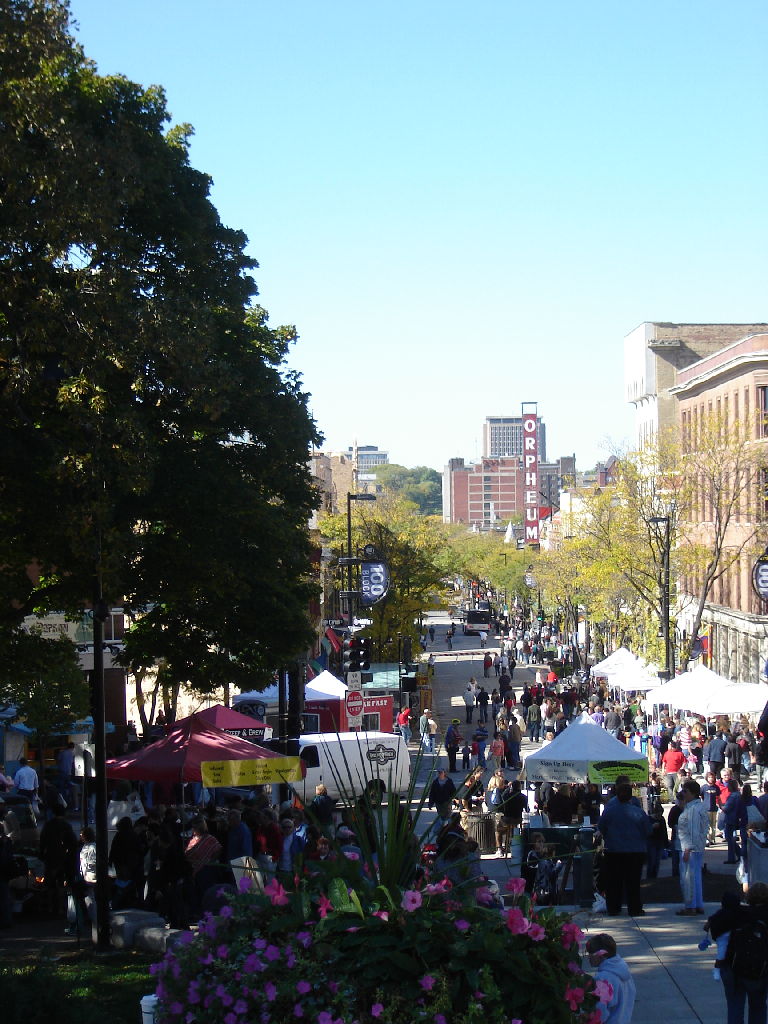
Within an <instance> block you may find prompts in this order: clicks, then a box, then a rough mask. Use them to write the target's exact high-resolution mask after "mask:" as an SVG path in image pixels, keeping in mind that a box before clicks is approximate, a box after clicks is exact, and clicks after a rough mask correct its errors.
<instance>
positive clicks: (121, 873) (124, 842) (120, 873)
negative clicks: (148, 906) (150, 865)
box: [109, 817, 147, 910]
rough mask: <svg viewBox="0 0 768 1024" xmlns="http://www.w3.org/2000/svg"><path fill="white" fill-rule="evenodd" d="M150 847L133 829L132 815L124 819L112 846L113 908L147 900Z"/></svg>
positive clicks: (120, 908)
mask: <svg viewBox="0 0 768 1024" xmlns="http://www.w3.org/2000/svg"><path fill="white" fill-rule="evenodd" d="M146 852H147V847H146V846H145V844H144V843H143V842H142V840H141V838H140V837H139V835H138V833H137V832H135V831H134V828H133V823H132V821H131V819H130V818H128V817H125V818H121V819H120V820H119V821H118V823H117V831H116V832H115V838H114V839H113V840H112V845H111V846H110V848H109V866H110V867H111V868H114V869H115V883H114V887H113V891H112V909H113V910H125V909H127V908H129V907H134V908H137V907H140V906H141V905H142V903H143V900H144V857H145V854H146Z"/></svg>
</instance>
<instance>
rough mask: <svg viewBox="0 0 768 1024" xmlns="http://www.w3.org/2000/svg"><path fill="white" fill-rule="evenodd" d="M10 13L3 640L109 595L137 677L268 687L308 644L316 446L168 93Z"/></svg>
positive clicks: (4, 160) (1, 104) (244, 261)
mask: <svg viewBox="0 0 768 1024" xmlns="http://www.w3.org/2000/svg"><path fill="white" fill-rule="evenodd" d="M68 19H69V14H68V9H67V5H66V3H63V2H59V0H0V33H1V35H2V43H3V45H2V47H0V128H2V144H1V145H0V203H1V204H2V210H3V217H2V220H0V317H1V318H2V319H1V320H0V416H1V422H0V627H1V628H2V629H4V630H6V631H9V632H13V631H14V630H16V629H17V628H18V624H19V622H20V620H21V618H22V617H23V616H24V615H26V614H29V613H31V612H40V611H46V610H49V609H60V610H73V611H74V610H76V609H78V608H80V607H82V604H83V602H84V601H85V600H86V599H88V598H89V596H90V595H92V594H93V592H94V586H95V584H94V578H95V577H96V576H99V577H100V583H101V587H102V588H103V593H104V595H105V597H106V598H107V599H108V600H110V601H113V602H124V603H125V605H126V607H127V608H128V609H130V610H131V611H133V612H134V613H135V616H136V625H135V626H134V629H133V630H132V631H131V633H130V634H129V636H128V638H127V641H126V654H127V659H128V661H129V662H130V663H131V664H133V665H136V666H137V667H144V668H145V667H146V666H147V664H149V663H151V662H153V661H156V660H162V662H163V665H164V669H165V671H166V672H168V673H170V674H171V676H172V677H175V678H177V679H180V680H183V681H192V682H193V683H194V684H195V685H196V686H198V687H200V688H210V687H212V686H214V685H217V684H219V683H220V682H221V680H222V678H228V679H233V680H234V681H238V682H247V683H249V684H251V683H254V682H258V679H259V678H261V674H262V673H266V672H267V670H268V668H270V667H271V666H273V665H274V664H275V663H276V662H277V661H279V659H281V658H284V657H286V656H289V655H291V654H292V653H295V652H297V651H298V650H300V649H301V647H302V646H303V645H304V644H305V643H306V641H307V640H308V638H309V636H310V631H309V624H308V621H307V615H306V608H307V602H308V599H309V597H310V594H311V592H312V584H311V582H310V580H309V542H308V537H307V534H306V530H305V523H306V521H307V518H308V516H309V513H310V511H311V509H312V508H313V507H314V505H315V494H314V491H313V489H312V486H311V481H310V477H309V473H308V469H307V451H308V449H309V446H310V445H311V444H313V443H317V442H318V440H319V438H318V435H317V432H316V430H315V427H314V424H313V422H312V420H311V417H310V415H309V413H308V411H307V396H306V395H305V394H304V393H303V391H302V388H301V383H300V381H299V379H298V378H297V377H296V375H295V374H293V373H292V372H290V371H289V370H287V368H286V366H285V357H286V353H287V349H288V346H289V344H290V342H291V341H292V339H293V337H294V332H293V331H292V329H278V330H275V329H272V328H270V327H269V325H268V322H267V317H266V314H265V312H264V311H263V310H262V309H261V308H260V307H258V306H254V305H253V297H254V295H255V294H256V287H255V284H254V281H253V279H252V277H251V276H250V271H251V270H252V268H253V267H254V266H255V263H254V261H253V260H251V259H250V258H249V257H248V256H247V255H246V253H245V244H246V238H245V236H244V235H243V234H242V232H240V231H236V230H232V229H230V228H228V227H226V226H224V225H223V224H222V223H221V221H220V219H219V216H218V214H217V211H216V209H215V207H214V206H213V204H212V203H211V200H210V197H209V192H210V185H211V182H210V179H209V178H208V177H207V176H206V175H205V174H203V173H201V172H200V171H198V170H195V169H194V168H193V167H191V166H190V163H189V156H188V146H187V141H188V138H189V135H190V131H191V130H190V129H189V127H188V126H182V127H179V128H170V129H168V130H166V129H167V123H168V119H169V118H168V113H167V110H166V105H165V99H164V95H163V92H162V90H161V89H159V88H157V87H151V88H148V89H145V88H142V87H141V86H139V85H136V84H135V83H133V82H130V81H128V80H127V79H125V78H123V77H120V76H110V77H104V76H100V75H99V74H98V73H97V70H96V68H95V67H94V65H93V64H92V63H91V62H89V61H88V60H86V59H85V57H84V55H83V53H82V51H81V49H80V47H79V46H78V45H77V44H76V42H75V41H74V40H73V38H72V37H71V35H70V33H69V20H68Z"/></svg>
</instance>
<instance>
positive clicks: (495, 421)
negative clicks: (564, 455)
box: [483, 416, 547, 462]
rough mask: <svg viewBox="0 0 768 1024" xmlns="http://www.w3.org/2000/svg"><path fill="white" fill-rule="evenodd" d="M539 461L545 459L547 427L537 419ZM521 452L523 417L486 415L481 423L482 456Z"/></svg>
mask: <svg viewBox="0 0 768 1024" xmlns="http://www.w3.org/2000/svg"><path fill="white" fill-rule="evenodd" d="M538 442H539V445H538V452H539V461H540V462H546V461H547V428H546V426H545V425H544V423H543V421H542V420H541V419H539V428H538ZM522 454H523V417H522V416H486V417H485V423H484V424H483V458H485V459H503V458H507V457H508V456H511V455H522Z"/></svg>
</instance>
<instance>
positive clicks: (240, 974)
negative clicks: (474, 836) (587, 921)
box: [154, 874, 610, 1024]
mask: <svg viewBox="0 0 768 1024" xmlns="http://www.w3.org/2000/svg"><path fill="white" fill-rule="evenodd" d="M523 888H524V886H523V882H522V880H521V879H510V880H509V883H508V891H509V893H510V898H511V906H509V907H508V908H505V909H503V910H500V909H498V908H494V907H492V906H486V905H484V904H483V899H484V893H483V890H480V891H479V894H476V893H473V892H470V893H468V894H465V893H464V892H463V888H462V887H458V888H455V887H453V886H452V885H451V883H450V882H449V881H447V880H440V879H437V880H431V881H430V880H427V879H422V880H421V881H420V882H418V883H417V884H415V885H414V886H413V887H411V888H405V887H394V886H393V887H386V886H383V885H381V884H376V879H372V880H369V881H366V879H365V878H364V877H363V875H362V874H361V875H360V877H359V880H358V882H357V883H356V884H353V885H349V884H348V883H347V881H346V880H345V879H344V878H341V877H335V878H331V879H328V878H322V877H319V876H316V877H314V878H309V879H303V880H301V881H300V882H299V883H298V884H297V886H296V889H295V891H292V892H289V891H286V889H284V888H283V886H282V885H281V884H280V883H279V882H277V881H272V882H271V883H270V884H269V885H267V886H266V888H265V890H264V892H263V893H257V892H255V891H250V890H249V889H248V880H247V879H244V880H243V883H242V884H241V891H240V892H239V893H238V894H237V895H233V896H232V897H231V900H230V902H229V903H228V904H227V905H225V906H223V907H222V908H221V909H220V912H219V913H218V915H216V916H213V915H207V916H206V917H205V918H204V920H203V921H202V922H201V924H200V927H199V931H198V932H197V934H193V933H191V932H190V933H189V934H187V935H185V936H184V938H183V940H182V942H181V943H180V944H179V945H177V946H176V947H175V949H174V950H172V951H170V952H168V953H167V954H166V956H165V957H164V959H163V960H162V962H161V963H160V964H158V965H156V967H155V968H154V973H155V974H156V976H157V982H158V983H157V995H158V998H159V1016H160V1020H161V1021H162V1022H163V1024H252V1022H256V1024H273V1022H275V1024H285V1022H287V1021H292V1020H294V1021H302V1022H307V1024H310V1022H311V1024H369V1022H374V1021H377V1022H379V1024H413V1022H421V1021H424V1022H430V1024H473V1022H476V1024H481V1022H482V1024H572V1022H580V1024H599V1021H600V1013H599V1010H598V1009H597V1004H598V1000H599V999H600V998H601V997H602V998H603V999H607V998H609V997H610V994H609V993H607V992H605V991H604V989H605V986H603V987H602V988H601V987H600V985H598V986H596V985H595V983H594V981H593V980H592V979H591V978H590V977H589V976H588V975H586V974H585V973H584V972H583V971H582V968H581V958H580V955H579V942H580V939H581V937H582V935H581V932H580V930H579V929H578V927H577V926H576V925H575V924H574V923H573V922H572V921H570V920H569V918H568V917H567V916H566V915H563V914H559V913H557V912H556V911H555V910H553V909H549V908H547V909H543V910H537V909H536V907H535V906H534V905H533V903H532V901H531V900H530V899H529V897H528V896H526V895H525V893H524V892H523Z"/></svg>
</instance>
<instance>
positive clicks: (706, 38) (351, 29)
mask: <svg viewBox="0 0 768 1024" xmlns="http://www.w3.org/2000/svg"><path fill="white" fill-rule="evenodd" d="M71 6H72V12H73V16H74V18H75V19H76V20H77V21H78V22H79V25H80V29H79V38H80V40H81V42H82V43H83V45H84V47H85V50H86V53H87V54H88V56H90V57H91V58H93V59H94V60H95V61H96V62H97V64H98V65H99V69H100V71H101V72H102V73H105V74H108V73H113V72H121V73H123V74H125V75H127V76H128V77H129V78H132V79H134V80H135V81H138V82H142V83H143V84H146V85H148V84H153V83H159V84H161V85H163V86H164V87H165V89H166V92H167V97H168V106H169V109H170V111H171V114H172V117H173V120H174V122H182V121H187V122H191V123H192V124H193V126H194V128H195V133H196V134H195V137H194V140H193V143H192V147H191V159H192V162H193V163H194V165H195V166H197V167H199V168H200V169H202V170H204V171H206V172H208V173H209V174H211V175H212V177H213V179H214V188H213V199H214V202H215V203H216V205H217V207H218V209H219V211H220V214H221V216H222V219H223V220H224V221H225V222H226V223H227V224H229V225H231V226H233V227H238V228H242V229H243V230H244V231H245V232H246V234H247V235H248V237H249V239H250V244H249V251H250V253H251V254H252V255H253V256H254V257H255V258H256V259H257V260H258V261H259V263H260V268H259V270H258V271H257V272H256V277H257V280H258V284H259V291H260V299H259V301H260V302H261V303H262V304H263V305H264V306H265V307H266V308H267V309H268V310H269V311H270V316H271V320H272V322H273V323H275V324H278V323H294V324H296V326H297V327H298V330H299V333H300V340H299V342H298V343H297V345H296V346H295V348H294V349H293V350H292V352H291V358H290V362H291V365H292V366H293V367H295V368H296V369H298V370H300V371H301V373H302V374H303V377H304V382H305V385H306V388H307V390H308V391H309V392H311V394H312V399H311V407H312V411H313V414H314V415H315V417H316V419H317V421H318V424H319V427H320V429H321V430H322V431H323V432H324V434H325V435H326V447H327V448H329V449H338V448H342V447H346V446H347V445H348V444H351V443H352V441H353V440H354V439H355V438H356V439H357V441H358V442H359V443H360V444H377V445H378V446H379V447H380V448H384V449H387V450H389V452H390V457H391V459H392V461H396V462H401V463H403V464H405V465H417V464H426V465H431V466H434V467H435V468H442V466H443V465H444V463H445V462H446V461H447V459H448V458H450V457H452V456H456V455H463V456H464V457H465V458H473V457H475V456H476V455H478V454H479V453H480V445H481V437H482V423H483V419H484V418H485V416H486V415H490V414H493V415H498V414H511V415H518V414H519V412H520V404H521V402H523V401H526V402H527V401H536V402H538V404H539V412H540V415H541V416H542V417H543V418H544V420H545V422H546V424H547V447H548V455H549V457H550V458H556V457H557V456H558V455H561V454H569V453H572V452H575V453H576V456H577V463H578V465H579V466H580V467H581V468H585V467H587V466H590V465H593V464H594V462H595V461H596V460H597V459H600V458H604V457H605V456H606V455H607V454H608V452H609V450H610V447H611V445H620V444H621V443H622V442H624V441H626V440H627V439H628V438H629V437H630V436H631V433H632V416H631V410H630V408H629V407H628V406H627V405H626V404H625V402H624V399H623V337H624V335H625V334H627V333H628V332H629V331H630V330H631V329H632V328H634V327H635V326H637V324H638V323H640V322H642V321H643V320H672V321H684V322H709V321H712V322H757V321H764V320H768V308H766V303H765V297H766V279H767V277H768V275H767V274H766V270H767V269H768V268H767V266H766V265H767V264H768V257H767V256H766V252H767V250H766V243H765V239H766V236H767V235H768V231H767V230H766V229H767V228H768V223H767V220H768V218H767V216H766V201H765V196H766V183H765V168H766V165H767V164H768V161H767V160H766V157H767V156H768V153H767V150H768V144H767V142H766V139H767V138H768V133H767V132H766V95H767V89H766V85H767V84H768V82H767V79H768V72H766V62H765V56H764V55H765V48H766V41H767V39H766V36H767V30H768V5H766V4H765V3H764V2H763V0H759V2H738V0H737V2H734V3H729V4H723V3H720V2H713V0H689V2H684V0H683V2H674V0H663V2H657V0H647V2H644V3H639V2H635V3H629V2H627V0H613V2H589V0H582V2H581V3H574V2H548V3H547V2H544V3H537V4H533V3H530V2H529V0H526V2H517V0H476V2H475V3H474V4H467V3H458V2H454V0H439V2H438V0H391V2H389V3H381V2H376V0H356V2H350V0H335V2H334V0H326V2H325V3H320V2H318V0H271V2H266V0H152V2H149V0H73V2H72V5H71Z"/></svg>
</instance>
